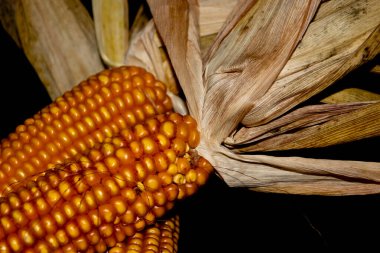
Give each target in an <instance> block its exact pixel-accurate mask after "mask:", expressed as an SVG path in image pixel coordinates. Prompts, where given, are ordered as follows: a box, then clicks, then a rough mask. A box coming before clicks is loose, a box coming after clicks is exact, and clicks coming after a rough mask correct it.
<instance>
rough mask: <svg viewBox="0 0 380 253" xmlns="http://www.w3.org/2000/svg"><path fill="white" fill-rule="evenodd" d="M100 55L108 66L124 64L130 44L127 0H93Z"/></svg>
mask: <svg viewBox="0 0 380 253" xmlns="http://www.w3.org/2000/svg"><path fill="white" fill-rule="evenodd" d="M92 9H93V14H94V24H95V31H96V38H97V42H98V43H97V44H98V47H99V51H100V55H101V57H102V59H103V61H104V63H105V64H106V65H107V66H110V67H116V66H121V65H123V64H124V58H125V55H126V53H127V50H128V44H129V41H128V40H129V16H128V14H129V13H128V1H127V0H108V1H105V0H92Z"/></svg>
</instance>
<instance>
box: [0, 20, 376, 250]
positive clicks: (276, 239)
mask: <svg viewBox="0 0 380 253" xmlns="http://www.w3.org/2000/svg"><path fill="white" fill-rule="evenodd" d="M0 55H1V61H0V62H1V68H0V85H1V88H0V101H1V102H0V117H1V121H0V136H1V138H4V137H6V136H7V135H8V134H9V133H10V132H12V131H13V130H14V128H15V127H16V126H17V125H19V124H21V123H22V122H23V121H24V120H25V119H26V118H28V117H30V116H32V115H33V114H35V113H36V112H37V111H38V110H40V109H41V108H42V107H44V106H45V105H47V104H49V103H50V102H51V100H50V98H49V96H48V94H47V92H46V90H45V88H44V86H43V85H42V84H41V82H40V80H39V78H38V76H37V75H36V73H35V72H34V70H33V67H32V66H31V65H30V63H29V62H28V61H27V59H26V57H25V55H24V53H23V51H22V50H21V49H20V48H18V47H17V46H16V44H15V43H14V42H13V41H12V40H11V39H10V37H9V36H8V34H6V33H5V32H4V30H3V29H2V28H1V30H0ZM375 61H376V62H379V61H378V59H376V60H375ZM375 61H372V62H371V63H370V64H367V65H365V66H363V67H362V68H360V69H358V70H355V71H353V72H352V73H351V74H349V75H348V76H347V77H345V78H344V79H343V80H341V81H340V82H338V83H337V85H335V86H336V87H339V85H345V86H353V87H354V86H356V87H358V86H360V87H363V86H365V88H367V89H370V90H371V89H372V90H373V91H376V92H378V91H379V88H380V85H379V84H380V78H379V75H375V74H368V73H369V72H368V69H369V68H370V67H371V66H372V65H373V64H374V62H375ZM364 73H365V74H364ZM334 89H335V88H332V89H330V90H328V91H327V92H332V91H333V90H334ZM314 99H315V100H317V99H318V97H316V98H314ZM379 143H380V141H379V139H378V138H374V139H371V140H362V141H358V142H355V143H352V144H345V145H340V146H336V147H331V148H327V149H317V150H309V151H303V152H299V151H297V152H298V153H297V152H294V153H290V152H288V153H277V155H289V154H301V155H304V156H310V157H330V158H340V159H348V158H349V159H359V160H371V161H379V157H378V155H377V154H378V150H379ZM371 151H373V152H371ZM175 211H176V212H178V213H179V214H180V215H181V216H180V217H181V235H180V242H179V252H180V253H187V252H193V253H200V252H269V251H276V252H295V251H297V252H330V251H333V252H337V251H338V250H339V251H341V250H342V251H343V250H354V252H378V251H379V249H378V248H379V243H378V242H379V241H380V240H379V237H380V231H379V230H380V197H379V196H378V195H367V196H348V197H322V196H298V195H285V194H269V193H257V192H252V191H247V190H246V189H238V188H229V187H227V186H226V185H225V184H224V183H223V181H222V180H220V179H219V178H218V177H217V176H215V175H214V176H212V177H211V179H210V181H209V182H208V184H207V185H206V186H204V187H203V188H202V189H200V191H199V192H198V193H197V194H196V195H194V196H193V197H191V198H189V199H187V200H185V201H183V202H181V203H179V204H178V205H177V207H176V209H175Z"/></svg>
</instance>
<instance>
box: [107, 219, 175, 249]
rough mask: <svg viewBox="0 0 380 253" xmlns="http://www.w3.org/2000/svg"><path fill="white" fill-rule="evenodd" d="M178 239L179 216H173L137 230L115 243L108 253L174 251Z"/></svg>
mask: <svg viewBox="0 0 380 253" xmlns="http://www.w3.org/2000/svg"><path fill="white" fill-rule="evenodd" d="M178 239H179V217H178V216H174V217H171V218H170V219H168V220H164V221H158V222H157V223H155V224H154V225H153V226H150V227H147V228H146V229H145V230H144V231H143V232H137V233H136V234H135V235H133V236H132V237H128V238H127V240H126V242H122V243H116V245H115V246H114V247H112V248H111V249H109V251H108V253H176V252H177V251H178Z"/></svg>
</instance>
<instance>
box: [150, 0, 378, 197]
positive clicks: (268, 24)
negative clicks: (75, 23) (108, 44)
mask: <svg viewBox="0 0 380 253" xmlns="http://www.w3.org/2000/svg"><path fill="white" fill-rule="evenodd" d="M148 3H149V6H150V8H151V12H152V14H153V18H154V21H155V23H156V26H157V29H158V31H159V33H160V35H161V37H162V41H163V42H164V44H165V46H166V48H167V50H168V54H169V56H170V60H171V62H172V64H173V67H174V70H175V73H176V75H177V77H178V80H179V83H180V85H181V87H182V89H183V90H184V93H185V95H186V99H187V103H188V107H189V108H190V113H191V114H192V115H193V116H195V118H196V119H197V121H198V122H199V123H200V128H201V132H202V142H201V145H200V146H199V148H198V151H199V153H200V154H201V155H203V156H205V157H206V158H207V159H209V160H210V161H211V163H212V164H213V165H214V166H215V168H216V170H217V172H218V174H219V175H220V176H221V177H222V178H223V179H224V180H225V181H226V182H227V184H228V185H230V186H238V187H248V188H252V189H254V190H258V191H270V192H282V193H294V194H322V195H350V194H369V193H375V192H379V190H380V185H379V182H380V163H377V162H364V161H350V160H333V159H315V158H304V157H275V156H269V155H259V154H255V153H254V152H253V153H252V152H248V153H246V152H247V151H248V150H239V152H243V153H242V154H239V153H238V152H237V150H234V148H235V147H232V146H233V144H234V142H236V140H234V139H233V138H234V137H235V136H234V135H230V134H231V133H236V131H238V130H239V129H238V126H239V125H240V124H244V125H245V130H244V131H245V132H246V133H245V134H244V135H240V139H239V140H238V142H239V143H247V142H249V141H250V140H251V139H252V136H255V134H257V133H256V130H257V129H261V131H262V133H261V134H258V136H263V135H265V134H269V135H270V134H271V132H270V130H273V129H277V130H278V129H280V132H279V133H278V134H274V135H273V134H272V135H271V136H272V138H282V140H285V139H286V138H285V137H286V134H285V133H286V132H287V131H289V130H294V129H298V130H297V131H298V133H297V131H296V132H295V133H293V136H290V137H289V138H288V139H286V141H282V142H281V141H280V142H278V143H274V144H270V142H269V141H268V144H267V147H269V146H270V147H272V148H275V149H281V148H282V147H285V148H286V149H287V148H294V147H292V142H295V143H297V140H298V139H297V138H299V136H297V134H298V135H299V134H300V133H303V136H305V138H306V139H305V141H304V142H302V141H301V142H300V145H299V146H297V148H298V147H301V148H303V147H306V146H307V145H310V142H312V141H313V142H314V141H315V140H317V139H321V136H322V135H326V136H329V138H330V141H328V142H327V143H325V144H323V145H331V144H335V143H340V142H345V141H352V140H354V139H358V138H366V137H371V136H376V135H378V131H377V129H379V127H378V124H379V117H378V113H376V111H379V108H378V105H379V103H374V102H371V103H370V102H365V101H364V102H360V103H346V104H340V105H316V106H314V107H313V106H311V107H305V108H301V109H300V110H301V111H294V112H293V114H292V113H291V112H290V111H291V110H292V108H294V107H295V106H296V105H299V104H300V103H301V102H304V101H306V100H307V99H308V98H310V97H311V96H313V95H314V94H317V93H318V92H320V91H322V90H323V89H325V88H326V87H328V86H329V85H331V84H333V83H334V82H335V81H336V80H338V79H340V78H341V77H343V76H344V75H345V74H346V73H347V72H349V71H351V70H353V69H354V68H356V67H357V66H359V65H361V64H363V63H365V62H367V61H369V60H371V59H373V58H374V57H375V56H376V55H377V53H378V51H379V24H380V20H379V16H378V15H376V13H378V10H379V8H380V4H379V2H377V1H375V0H373V1H342V0H331V1H325V2H323V3H322V4H321V6H320V2H319V1H312V0H311V1H274V0H273V1H264V0H262V1H260V0H258V1H239V2H238V3H237V5H236V6H237V7H236V8H235V9H234V10H232V12H231V14H230V15H229V17H228V18H227V20H226V21H225V23H224V25H223V26H222V27H221V29H220V31H219V32H218V35H217V36H216V38H215V39H214V40H213V44H212V45H211V46H210V47H209V48H208V51H207V52H206V53H205V54H204V57H203V59H202V58H201V53H200V42H199V41H200V33H199V31H198V29H199V27H198V26H197V24H199V23H198V22H197V20H199V6H198V3H197V2H196V1H160V3H157V2H156V1H153V0H150V1H148ZM318 7H319V8H318ZM317 9H318V12H317V14H316V15H315V12H316V11H317ZM311 21H312V22H311ZM174 26H175V27H174ZM300 41H301V42H300ZM299 42H300V43H299ZM289 112H290V113H289ZM287 113H289V115H287ZM281 117H283V118H281ZM372 117H374V118H373V119H372V120H371V118H372ZM276 119H277V121H276ZM293 120H295V122H292V121H293ZM363 125H364V126H365V127H366V128H368V129H370V130H369V131H364V132H363V133H356V132H355V131H358V129H362V128H363ZM348 126H350V127H351V129H350V130H347V131H346V132H345V131H344V129H345V128H347V127H348ZM281 127H284V129H282V128H281ZM250 131H251V132H250ZM274 132H275V133H276V131H274ZM334 132H335V134H334ZM348 132H350V134H348ZM236 136H238V135H236ZM267 137H268V136H266V138H267ZM255 138H258V137H257V136H256V137H255ZM263 139H264V140H265V138H263ZM224 141H226V142H229V146H225V145H224ZM322 143H323V141H322V140H321V142H320V143H319V144H318V145H316V146H321V145H322ZM254 145H255V146H259V145H260V138H259V139H256V142H254ZM268 145H269V146H268ZM289 145H290V146H289ZM255 146H253V147H255ZM247 147H248V148H249V147H250V146H249V145H247Z"/></svg>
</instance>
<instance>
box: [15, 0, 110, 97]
mask: <svg viewBox="0 0 380 253" xmlns="http://www.w3.org/2000/svg"><path fill="white" fill-rule="evenodd" d="M14 14H15V15H16V17H15V21H16V27H17V32H18V36H19V38H20V42H21V46H22V48H23V50H24V52H25V54H26V56H27V58H28V60H29V61H30V62H31V64H32V65H33V67H34V69H35V70H36V72H37V74H38V76H39V77H40V79H41V81H42V83H43V84H44V85H45V87H46V89H47V91H48V93H49V95H50V97H51V98H52V99H55V98H56V97H58V96H60V95H62V94H63V93H64V92H65V91H67V90H69V89H71V88H72V87H73V86H74V85H76V84H77V83H79V82H80V81H82V80H84V79H85V78H87V77H88V76H90V75H92V74H94V73H96V72H99V71H100V70H102V69H103V68H104V67H103V65H102V62H101V59H100V57H99V52H98V50H97V44H96V39H95V31H94V24H93V21H92V19H91V17H90V15H89V14H88V12H87V10H86V9H85V8H84V6H83V5H82V4H81V2H80V1H78V0H62V1H31V0H20V1H18V2H17V6H16V9H15V13H14Z"/></svg>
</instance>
